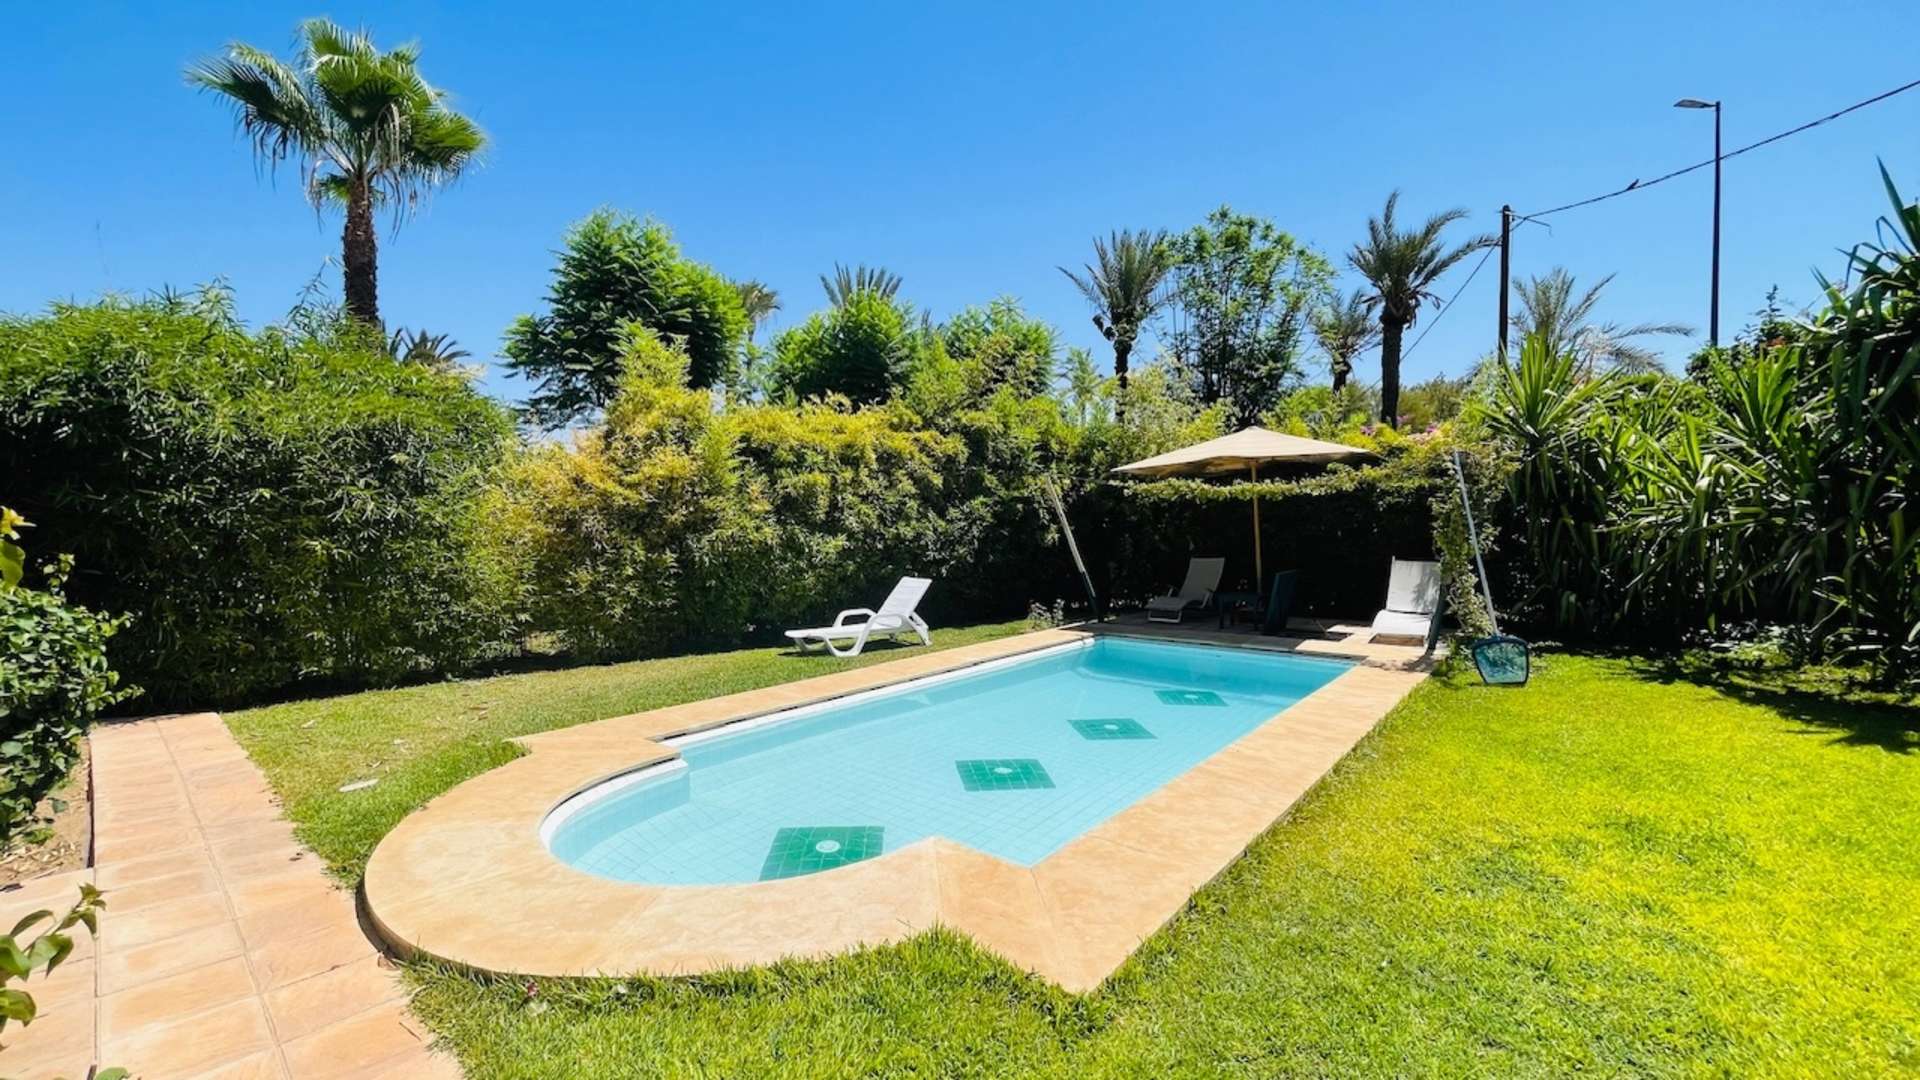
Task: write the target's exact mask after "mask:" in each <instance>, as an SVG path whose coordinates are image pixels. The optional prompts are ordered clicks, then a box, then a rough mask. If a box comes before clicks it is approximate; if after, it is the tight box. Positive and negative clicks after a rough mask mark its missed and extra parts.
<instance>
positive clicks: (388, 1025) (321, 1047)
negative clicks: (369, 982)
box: [283, 1001, 432, 1080]
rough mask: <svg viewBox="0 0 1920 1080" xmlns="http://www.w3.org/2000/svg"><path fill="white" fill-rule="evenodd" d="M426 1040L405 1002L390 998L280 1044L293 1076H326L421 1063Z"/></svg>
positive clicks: (322, 1079) (319, 1079) (315, 1079)
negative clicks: (355, 1014) (390, 1000)
mask: <svg viewBox="0 0 1920 1080" xmlns="http://www.w3.org/2000/svg"><path fill="white" fill-rule="evenodd" d="M431 1042H432V1036H431V1035H430V1034H429V1033H428V1032H427V1030H426V1029H425V1028H424V1027H423V1026H421V1024H420V1022H419V1021H417V1020H415V1019H413V1018H412V1017H411V1016H410V1015H409V1014H408V1013H407V1010H406V1006H405V1005H404V1004H402V1003H400V1002H398V1001H394V1002H388V1003H387V1004H385V1005H376V1006H374V1007H373V1008H372V1009H369V1010H367V1011H366V1012H363V1013H360V1014H359V1015H357V1016H353V1017H349V1018H348V1019H346V1020H342V1021H340V1022H339V1023H337V1024H333V1025H331V1026H329V1027H324V1028H321V1029H320V1030H319V1031H316V1032H314V1033H313V1034H311V1035H308V1036H306V1037H304V1038H299V1039H294V1040H293V1041H291V1042H289V1043H287V1044H286V1045H285V1046H284V1047H283V1049H284V1050H285V1052H286V1055H287V1071H288V1072H290V1073H292V1074H293V1076H294V1077H295V1080H310V1078H311V1080H329V1078H332V1077H341V1076H351V1075H354V1074H356V1073H364V1072H366V1071H367V1070H369V1069H373V1068H375V1067H380V1068H382V1069H386V1068H400V1067H403V1066H406V1065H408V1064H410V1063H417V1064H424V1061H425V1056H426V1049H427V1046H428V1045H429V1044H430V1043H431ZM415 1055H418V1057H417V1058H416V1057H415ZM396 1059H399V1060H396Z"/></svg>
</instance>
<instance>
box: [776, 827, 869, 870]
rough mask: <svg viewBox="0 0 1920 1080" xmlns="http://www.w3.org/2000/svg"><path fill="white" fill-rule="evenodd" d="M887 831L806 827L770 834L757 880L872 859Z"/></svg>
mask: <svg viewBox="0 0 1920 1080" xmlns="http://www.w3.org/2000/svg"><path fill="white" fill-rule="evenodd" d="M885 836H886V830H885V829H884V828H882V827H880V826H878V825H805V826H799V827H795V828H788V829H781V830H780V831H779V832H777V833H774V834H773V846H771V847H769V848H767V861H766V862H764V863H761V864H760V880H761V881H772V880H773V879H775V878H788V877H799V876H800V875H801V874H817V873H819V872H820V871H822V870H831V869H833V868H834V867H836V866H845V865H847V864H848V863H857V862H859V861H860V860H862V859H871V858H873V857H874V856H875V855H878V854H880V852H881V851H882V850H883V847H884V844H883V841H884V838H885Z"/></svg>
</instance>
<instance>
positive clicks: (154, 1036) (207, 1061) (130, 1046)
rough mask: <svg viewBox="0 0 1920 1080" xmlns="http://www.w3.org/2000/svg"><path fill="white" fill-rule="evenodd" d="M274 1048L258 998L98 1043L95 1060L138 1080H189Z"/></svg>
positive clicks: (247, 999)
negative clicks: (172, 1079)
mask: <svg viewBox="0 0 1920 1080" xmlns="http://www.w3.org/2000/svg"><path fill="white" fill-rule="evenodd" d="M273 1047H274V1041H273V1029H272V1027H270V1026H269V1025H268V1024H267V1011H266V1009H264V1008H262V1007H261V1004H260V999H259V998H257V997H245V998H241V999H240V1000H238V1001H232V1002H228V1003H227V1004H225V1005H221V1006H218V1007H216V1008H213V1009H210V1010H208V1011H206V1012H202V1013H199V1014H197V1015H195V1016H193V1017H191V1018H189V1019H186V1020H182V1021H179V1022H177V1023H172V1024H164V1025H161V1026H158V1027H149V1028H143V1029H141V1030H140V1031H138V1032H135V1033H134V1034H132V1035H128V1036H124V1037H122V1038H118V1039H112V1040H103V1041H102V1042H101V1044H100V1059H101V1060H102V1061H103V1062H110V1063H116V1064H122V1065H124V1066H126V1067H127V1068H129V1069H133V1070H135V1071H136V1072H137V1074H138V1075H140V1076H142V1077H154V1078H159V1077H167V1076H192V1075H193V1074H195V1073H200V1072H206V1071H207V1070H209V1069H212V1068H214V1067H215V1066H219V1065H225V1064H227V1063H229V1062H234V1061H240V1060H243V1059H245V1058H248V1057H251V1056H253V1055H257V1054H259V1053H261V1052H263V1051H270V1050H272V1049H273Z"/></svg>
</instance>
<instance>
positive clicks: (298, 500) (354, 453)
mask: <svg viewBox="0 0 1920 1080" xmlns="http://www.w3.org/2000/svg"><path fill="white" fill-rule="evenodd" d="M0 428H5V429H7V430H9V432H10V435H9V437H8V438H7V439H6V440H5V441H4V442H3V443H0V476H4V477H5V478H6V480H5V483H6V485H7V488H6V491H5V492H4V497H5V498H6V499H7V501H9V502H10V503H12V504H13V505H15V506H16V507H18V509H20V510H21V511H22V512H23V513H25V514H26V516H27V517H28V518H30V519H31V520H33V521H35V522H36V523H37V524H38V526H39V531H38V534H37V535H36V537H35V540H36V543H37V544H38V545H40V546H41V547H42V548H43V549H44V550H49V551H56V552H69V553H72V554H74V555H76V556H77V557H78V565H79V567H80V571H79V573H77V574H76V575H75V576H74V577H73V579H72V581H71V582H70V584H69V591H70V593H71V594H72V596H73V597H74V598H75V599H76V600H78V601H80V602H82V603H84V604H86V605H87V606H89V607H92V608H95V609H97V610H106V611H127V612H130V613H132V614H133V615H134V616H135V619H134V621H133V622H132V623H131V625H130V626H129V627H128V629H127V630H126V631H125V632H124V633H122V634H120V635H119V636H118V637H116V638H115V639H114V641H113V645H112V651H111V655H112V659H113V661H114V665H115V666H116V667H118V668H120V669H121V670H123V671H125V672H127V673H128V675H129V677H130V678H131V679H133V680H134V681H136V682H139V683H140V684H142V685H144V686H145V687H147V689H148V691H149V693H150V694H151V695H152V700H153V701H154V702H156V703H166V702H194V703H218V702H223V701H231V700H235V699H239V698H244V697H250V696H257V695H260V694H262V693H266V692H269V691H273V690H276V689H278V688H281V687H286V686H289V685H292V684H295V683H298V682H301V681H303V680H314V681H365V680H380V679H392V678H398V677H402V676H404V675H407V674H409V673H413V672H417V671H422V670H427V669H432V668H436V667H445V666H450V665H456V664H460V663H464V662H468V661H470V660H472V659H474V658H476V657H479V656H481V655H484V654H485V653H486V652H487V651H488V650H492V649H498V648H499V647H500V644H501V643H502V642H503V641H506V640H508V639H509V638H510V637H511V635H512V623H513V618H514V607H515V596H516V592H517V590H518V588H519V583H518V581H517V578H516V575H515V573H514V572H513V570H512V568H511V567H508V566H505V565H502V564H499V563H494V562H489V561H488V551H489V549H488V548H487V547H486V546H485V545H483V544H481V543H480V542H479V541H480V540H481V539H482V537H483V534H484V533H485V531H486V530H487V529H488V527H489V524H488V522H487V521H486V520H485V519H484V518H483V517H482V516H481V505H480V500H479V496H480V495H481V493H482V492H483V490H484V489H485V487H486V485H487V484H488V483H489V482H490V479H491V476H492V472H493V469H494V467H495V464H496V463H497V461H498V460H499V458H500V456H501V454H502V452H503V449H504V447H505V446H506V445H507V444H508V442H509V441H510V440H511V438H512V425H511V421H510V419H509V418H508V416H507V414H506V413H505V411H504V410H502V409H501V408H500V407H499V406H497V405H495V404H494V403H492V402H491V401H489V400H488V399H486V398H485V397H483V396H481V395H480V394H479V393H477V392H476V391H475V390H474V389H473V388H472V387H471V386H469V385H468V384H467V382H466V381H465V380H464V379H462V378H460V377H458V376H456V375H449V374H443V373H438V372H435V371H432V370H429V369H427V368H425V367H422V366H420V365H414V364H404V363H398V362H396V361H394V360H393V359H391V358H390V357H389V356H387V355H386V353H385V351H384V350H383V349H381V348H380V347H378V344H377V343H375V342H373V341H371V340H363V339H362V338H361V337H359V336H358V335H357V334H356V333H354V332H353V331H352V329H351V328H345V329H339V330H336V331H323V332H319V333H314V332H303V333H297V334H296V333H293V332H289V331H283V330H278V329H269V330H266V331H264V332H250V331H248V330H247V329H245V328H244V327H242V326H240V325H239V324H238V323H237V322H236V321H235V320H234V319H233V318H232V316H231V313H230V311H229V310H228V309H227V307H226V305H225V304H224V303H223V302H221V301H220V299H219V298H218V297H217V296H213V295H206V296H202V297H199V298H197V299H192V298H188V299H182V298H178V297H168V298H162V299H155V300H149V301H140V302H134V301H126V300H108V301H104V302H101V303H97V304H91V305H65V304H63V305H56V306H55V307H53V308H52V309H51V310H50V311H49V312H48V313H47V314H44V315H38V316H31V317H9V318H5V319H0Z"/></svg>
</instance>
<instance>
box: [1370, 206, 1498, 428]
mask: <svg viewBox="0 0 1920 1080" xmlns="http://www.w3.org/2000/svg"><path fill="white" fill-rule="evenodd" d="M1399 201H1400V193H1399V192H1398V191H1396V192H1394V193H1393V194H1391V195H1388V196H1387V208H1386V210H1385V211H1384V212H1382V213H1381V215H1380V216H1379V217H1377V218H1369V219H1368V220H1367V238H1366V240H1365V241H1363V242H1361V243H1358V244H1355V245H1354V246H1353V250H1352V251H1351V252H1349V253H1348V254H1347V262H1348V264H1349V265H1351V266H1352V267H1353V268H1354V269H1355V270H1357V271H1359V273H1360V276H1361V277H1364V278H1366V279H1367V282H1368V283H1369V284H1370V285H1371V286H1372V287H1373V292H1372V293H1371V294H1370V295H1368V296H1367V298H1366V304H1367V306H1368V308H1370V309H1371V308H1374V307H1378V308H1379V309H1380V419H1381V420H1382V421H1383V422H1385V423H1388V424H1394V423H1397V422H1398V419H1397V418H1398V416H1399V408H1400V340H1401V336H1402V335H1403V334H1405V333H1406V330H1407V327H1409V326H1412V325H1413V322H1414V320H1415V319H1417V318H1419V317H1420V305H1421V304H1423V303H1426V302H1427V301H1429V300H1437V299H1438V297H1436V296H1435V295H1434V293H1433V283H1434V282H1435V281H1437V280H1439V278H1440V275H1442V274H1444V273H1446V272H1447V271H1448V270H1450V269H1452V268H1453V265H1454V264H1455V263H1457V262H1459V261H1460V260H1461V259H1464V258H1466V257H1467V256H1468V255H1471V254H1472V253H1474V252H1476V251H1479V250H1480V249H1481V248H1484V247H1487V246H1489V245H1491V244H1494V243H1496V242H1497V241H1496V240H1495V239H1494V238H1493V237H1491V236H1476V237H1474V238H1473V239H1471V240H1468V241H1467V242H1466V243H1464V244H1461V245H1460V246H1458V247H1455V248H1447V247H1445V246H1444V245H1442V244H1441V242H1440V233H1441V232H1442V231H1444V230H1445V229H1446V227H1447V226H1448V225H1451V224H1453V223H1454V222H1456V221H1459V220H1460V219H1461V218H1464V217H1466V216H1467V212H1466V211H1465V210H1461V209H1458V208H1455V209H1452V210H1446V211H1443V212H1441V213H1438V214H1435V215H1433V216H1432V217H1430V218H1428V219H1427V220H1426V222H1425V224H1422V225H1421V226H1420V227H1419V228H1417V229H1410V230H1406V231H1402V230H1401V229H1400V228H1399V226H1397V225H1396V224H1394V220H1393V210H1394V206H1395V205H1396V204H1398V203H1399Z"/></svg>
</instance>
